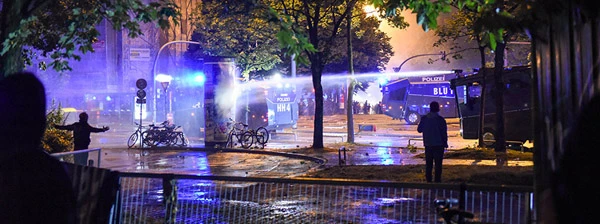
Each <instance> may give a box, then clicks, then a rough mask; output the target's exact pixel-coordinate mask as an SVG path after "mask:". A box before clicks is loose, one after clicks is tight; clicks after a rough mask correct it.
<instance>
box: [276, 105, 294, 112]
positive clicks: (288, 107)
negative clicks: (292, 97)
mask: <svg viewBox="0 0 600 224" xmlns="http://www.w3.org/2000/svg"><path fill="white" fill-rule="evenodd" d="M290 111H292V104H291V103H281V104H277V112H290Z"/></svg>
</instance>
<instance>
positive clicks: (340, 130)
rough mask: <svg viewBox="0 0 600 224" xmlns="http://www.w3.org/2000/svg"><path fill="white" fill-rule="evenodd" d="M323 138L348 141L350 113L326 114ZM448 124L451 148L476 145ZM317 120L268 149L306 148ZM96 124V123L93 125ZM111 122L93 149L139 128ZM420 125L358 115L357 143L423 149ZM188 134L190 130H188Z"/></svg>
mask: <svg viewBox="0 0 600 224" xmlns="http://www.w3.org/2000/svg"><path fill="white" fill-rule="evenodd" d="M323 120H324V122H323V141H324V144H325V146H327V145H328V144H333V143H341V142H346V141H347V128H346V127H347V125H346V115H332V116H324V119H323ZM446 120H447V123H448V137H449V139H448V141H449V142H448V144H449V146H450V148H449V149H451V150H452V149H461V148H465V147H467V146H472V145H474V144H475V143H476V140H465V139H462V137H461V136H460V134H459V132H460V124H459V123H458V118H448V119H446ZM313 122H314V121H313V120H311V119H310V118H309V117H308V116H301V117H300V119H299V121H298V127H297V128H296V129H292V128H289V129H284V131H283V132H277V133H271V138H270V139H269V142H268V143H267V145H266V148H271V149H274V148H277V149H286V148H304V147H310V146H311V145H312V140H313V130H314V128H313V127H314V123H313ZM92 125H94V124H92ZM101 125H109V126H110V127H111V130H110V131H108V132H104V133H95V134H93V135H92V142H91V144H90V147H91V148H127V144H126V143H127V138H128V137H129V135H131V133H133V132H134V131H135V129H136V126H135V125H134V124H120V123H112V124H98V126H101ZM359 125H360V126H369V125H373V129H374V131H359V129H358V127H359ZM416 129H417V125H408V124H406V122H405V121H404V120H392V118H390V117H388V116H386V115H383V114H369V115H364V114H355V115H354V130H355V131H354V133H355V143H357V144H366V145H373V146H381V147H395V148H398V147H406V146H407V145H408V143H409V141H410V143H411V144H413V145H415V146H417V147H419V148H422V147H423V145H422V142H421V141H418V140H414V139H415V138H420V137H421V134H420V133H418V132H417V131H416ZM184 134H187V133H184ZM190 143H191V145H192V146H194V147H204V142H203V138H190Z"/></svg>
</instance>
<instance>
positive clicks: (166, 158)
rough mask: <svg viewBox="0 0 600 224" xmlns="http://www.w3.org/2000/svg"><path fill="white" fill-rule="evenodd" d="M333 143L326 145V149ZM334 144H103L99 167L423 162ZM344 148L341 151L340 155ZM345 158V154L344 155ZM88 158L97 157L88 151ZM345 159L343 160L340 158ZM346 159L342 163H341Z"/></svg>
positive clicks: (396, 151)
mask: <svg viewBox="0 0 600 224" xmlns="http://www.w3.org/2000/svg"><path fill="white" fill-rule="evenodd" d="M331 146H333V145H330V147H331ZM344 148H345V149H346V150H345V151H343V150H342V151H340V150H339V148H338V146H335V148H327V149H325V150H315V149H311V148H306V147H298V148H291V147H290V148H285V149H282V148H269V147H267V148H265V149H251V150H244V149H207V148H203V147H195V148H185V149H181V148H174V149H160V148H154V149H141V150H140V149H126V148H102V151H101V153H102V155H101V161H100V167H102V168H107V169H111V170H116V171H120V172H148V173H175V174H189V175H221V176H253V177H294V176H299V175H302V174H304V173H306V172H309V171H311V170H314V169H320V168H324V167H329V166H337V165H340V164H345V165H410V164H424V163H425V161H424V159H422V158H417V157H415V156H416V155H418V154H420V153H422V150H417V152H410V150H408V149H406V148H395V147H379V146H347V147H344ZM344 152H345V155H344ZM344 156H345V157H344ZM90 158H96V157H95V156H94V155H90ZM344 158H345V159H344ZM344 162H345V163H344ZM495 164H496V163H495V161H494V160H464V159H444V165H475V166H483V165H489V166H493V165H495ZM508 165H509V166H532V165H533V162H532V161H509V162H508Z"/></svg>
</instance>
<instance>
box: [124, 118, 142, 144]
mask: <svg viewBox="0 0 600 224" xmlns="http://www.w3.org/2000/svg"><path fill="white" fill-rule="evenodd" d="M135 125H137V126H138V127H137V129H136V130H135V132H133V134H131V135H130V136H129V139H127V148H129V149H130V148H133V147H134V146H135V145H136V143H137V142H138V141H139V140H140V139H141V138H142V133H143V132H144V130H142V128H143V127H144V126H141V125H140V124H138V123H135ZM140 147H143V145H140Z"/></svg>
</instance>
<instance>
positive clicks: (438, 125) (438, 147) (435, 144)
mask: <svg viewBox="0 0 600 224" xmlns="http://www.w3.org/2000/svg"><path fill="white" fill-rule="evenodd" d="M429 109H430V111H429V113H428V114H427V115H425V116H422V117H421V122H419V127H418V128H417V131H418V132H419V133H423V145H425V179H426V180H427V182H431V176H432V173H431V172H432V170H433V165H434V163H435V182H438V183H439V182H442V160H443V159H444V150H445V149H446V148H448V127H447V126H446V119H444V118H443V117H442V116H440V115H439V114H438V112H440V104H439V103H438V102H436V101H433V102H431V103H430V104H429Z"/></svg>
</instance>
